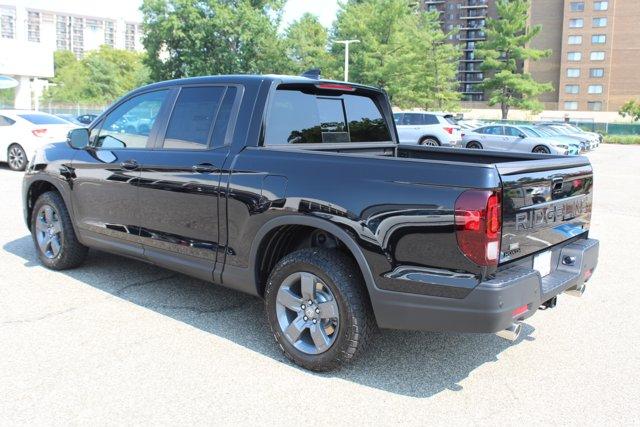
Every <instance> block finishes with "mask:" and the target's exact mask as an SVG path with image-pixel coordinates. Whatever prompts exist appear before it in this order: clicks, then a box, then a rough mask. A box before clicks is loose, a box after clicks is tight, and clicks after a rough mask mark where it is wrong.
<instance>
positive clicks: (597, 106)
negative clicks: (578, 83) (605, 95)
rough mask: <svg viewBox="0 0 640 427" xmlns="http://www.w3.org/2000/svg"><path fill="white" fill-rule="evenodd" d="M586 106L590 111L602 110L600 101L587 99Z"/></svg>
mask: <svg viewBox="0 0 640 427" xmlns="http://www.w3.org/2000/svg"><path fill="white" fill-rule="evenodd" d="M587 108H588V109H589V110H591V111H602V101H589V102H587Z"/></svg>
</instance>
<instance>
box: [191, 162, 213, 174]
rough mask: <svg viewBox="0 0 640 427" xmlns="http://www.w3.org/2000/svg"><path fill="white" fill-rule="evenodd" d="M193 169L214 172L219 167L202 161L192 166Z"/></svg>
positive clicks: (196, 171)
mask: <svg viewBox="0 0 640 427" xmlns="http://www.w3.org/2000/svg"><path fill="white" fill-rule="evenodd" d="M191 170H192V171H193V172H194V173H213V172H215V171H217V170H218V168H216V167H215V166H214V165H212V164H211V163H200V164H199V165H193V166H191Z"/></svg>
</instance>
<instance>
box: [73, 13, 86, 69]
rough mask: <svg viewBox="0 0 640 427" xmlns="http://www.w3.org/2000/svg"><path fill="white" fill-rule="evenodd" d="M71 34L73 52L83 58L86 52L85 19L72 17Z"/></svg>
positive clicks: (77, 56)
mask: <svg viewBox="0 0 640 427" xmlns="http://www.w3.org/2000/svg"><path fill="white" fill-rule="evenodd" d="M71 34H72V42H73V53H75V54H76V58H78V59H80V58H82V55H83V54H84V19H83V18H76V17H75V16H74V17H72V18H71Z"/></svg>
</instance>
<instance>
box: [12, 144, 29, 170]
mask: <svg viewBox="0 0 640 427" xmlns="http://www.w3.org/2000/svg"><path fill="white" fill-rule="evenodd" d="M7 163H8V164H9V168H10V169H11V170H14V171H23V170H25V169H26V167H27V153H25V151H24V148H22V146H21V145H20V144H11V145H10V146H9V148H8V149H7Z"/></svg>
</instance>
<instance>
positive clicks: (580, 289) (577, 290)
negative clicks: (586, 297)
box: [564, 284, 587, 297]
mask: <svg viewBox="0 0 640 427" xmlns="http://www.w3.org/2000/svg"><path fill="white" fill-rule="evenodd" d="M586 289H587V285H585V284H582V285H580V286H578V287H575V288H572V289H567V290H566V291H564V292H565V293H566V294H567V295H571V296H572V297H581V296H582V294H584V291H585V290H586Z"/></svg>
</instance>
